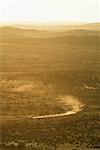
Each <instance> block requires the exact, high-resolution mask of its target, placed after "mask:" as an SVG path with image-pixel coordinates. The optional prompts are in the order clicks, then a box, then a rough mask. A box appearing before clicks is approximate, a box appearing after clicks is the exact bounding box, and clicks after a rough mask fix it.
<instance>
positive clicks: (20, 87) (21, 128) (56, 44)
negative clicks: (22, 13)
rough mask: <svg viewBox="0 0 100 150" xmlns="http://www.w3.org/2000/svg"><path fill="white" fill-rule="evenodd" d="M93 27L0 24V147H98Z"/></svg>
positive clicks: (99, 107)
mask: <svg viewBox="0 0 100 150" xmlns="http://www.w3.org/2000/svg"><path fill="white" fill-rule="evenodd" d="M99 27H100V24H99V23H97V24H95V23H94V24H85V25H77V26H74V25H73V26H65V25H64V26H60V25H58V26H38V27H36V26H33V27H31V28H28V27H26V26H20V25H19V26H18V25H17V26H16V25H14V26H3V27H0V150H81V149H84V150H90V149H92V150H95V149H100V31H99Z"/></svg>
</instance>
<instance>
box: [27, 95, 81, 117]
mask: <svg viewBox="0 0 100 150" xmlns="http://www.w3.org/2000/svg"><path fill="white" fill-rule="evenodd" d="M59 99H60V102H61V103H62V104H64V105H65V107H64V108H65V111H66V112H64V113H60V114H59V113H57V114H49V115H41V116H29V117H28V118H32V119H45V118H55V117H62V116H68V115H73V114H76V113H77V112H79V111H82V109H83V106H84V105H83V104H82V103H81V102H80V101H79V100H78V99H76V98H74V97H73V96H60V97H59ZM68 107H70V109H71V111H68Z"/></svg>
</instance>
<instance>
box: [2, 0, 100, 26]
mask: <svg viewBox="0 0 100 150" xmlns="http://www.w3.org/2000/svg"><path fill="white" fill-rule="evenodd" d="M56 21H57V22H59V21H73V22H99V21H100V2H99V0H69V1H68V0H45V1H44V0H40V1H39V0H36V1H35V0H31V1H30V0H26V1H25V0H12V1H11V0H0V22H2V23H3V22H8V23H9V22H56Z"/></svg>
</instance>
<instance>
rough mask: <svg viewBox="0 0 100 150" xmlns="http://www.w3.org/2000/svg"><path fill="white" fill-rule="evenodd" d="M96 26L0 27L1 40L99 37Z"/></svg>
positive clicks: (97, 25) (97, 26) (99, 31)
mask: <svg viewBox="0 0 100 150" xmlns="http://www.w3.org/2000/svg"><path fill="white" fill-rule="evenodd" d="M99 25H100V24H99V23H98V24H85V25H80V26H79V25H78V26H76V25H71V26H69V25H68V26H65V25H63V26H61V25H60V26H59V25H58V26H44V27H43V26H41V27H39V26H37V27H35V26H33V28H30V29H28V28H26V29H25V28H19V27H18V26H16V27H15V26H3V27H0V35H1V38H49V37H58V36H61V37H62V36H68V35H77V36H80V35H82V36H83V35H96V36H99V35H100V30H99Z"/></svg>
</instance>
